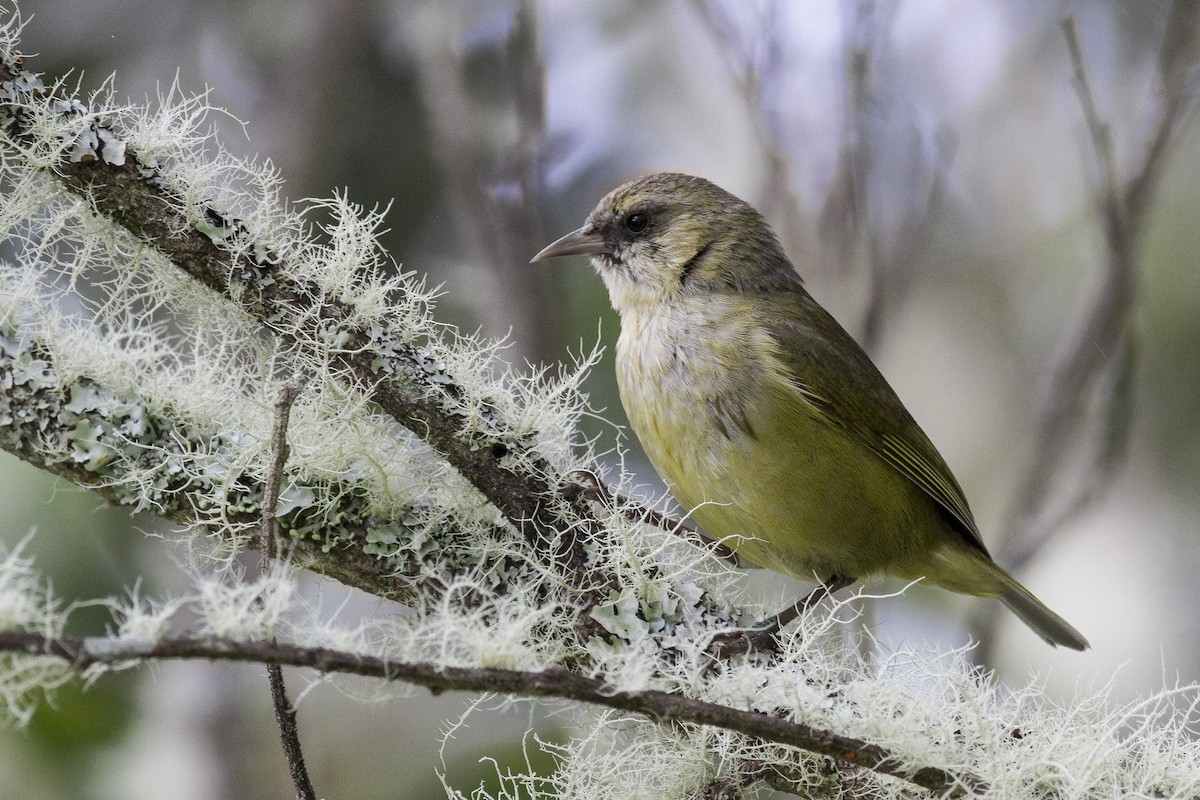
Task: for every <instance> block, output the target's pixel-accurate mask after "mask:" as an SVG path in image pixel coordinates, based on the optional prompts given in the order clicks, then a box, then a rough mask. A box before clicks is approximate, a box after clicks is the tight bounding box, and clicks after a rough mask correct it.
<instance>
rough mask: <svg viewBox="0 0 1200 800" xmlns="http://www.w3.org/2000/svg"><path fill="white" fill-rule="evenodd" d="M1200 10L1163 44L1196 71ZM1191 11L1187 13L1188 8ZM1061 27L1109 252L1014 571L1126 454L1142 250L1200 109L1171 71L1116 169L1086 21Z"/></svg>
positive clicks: (1053, 376)
mask: <svg viewBox="0 0 1200 800" xmlns="http://www.w3.org/2000/svg"><path fill="white" fill-rule="evenodd" d="M1196 6H1197V4H1196V3H1195V2H1193V1H1192V0H1183V1H1182V2H1179V3H1176V4H1175V7H1174V8H1173V9H1172V12H1171V15H1172V20H1173V21H1174V22H1173V23H1172V25H1173V27H1171V28H1169V29H1168V30H1169V33H1168V36H1167V38H1166V39H1165V40H1164V48H1166V45H1167V44H1168V43H1171V44H1173V48H1174V52H1180V53H1187V54H1189V57H1190V58H1191V61H1190V65H1189V66H1188V67H1187V69H1188V71H1189V72H1190V71H1191V70H1192V69H1193V68H1194V66H1195V63H1196V62H1195V52H1194V47H1192V46H1183V45H1181V44H1180V41H1179V36H1180V34H1179V33H1178V29H1177V28H1176V27H1174V26H1175V25H1181V24H1185V23H1186V25H1187V28H1186V29H1187V30H1190V37H1191V39H1193V40H1194V39H1195V37H1196V24H1197V19H1196V17H1197V12H1196V10H1195V9H1196ZM1184 8H1186V9H1187V13H1186V14H1185V13H1184V11H1181V10H1180V9H1184ZM1176 17H1179V18H1178V19H1176ZM1061 27H1062V32H1063V40H1064V43H1065V45H1066V49H1067V56H1068V60H1069V63H1070V65H1071V76H1072V77H1071V82H1072V85H1073V86H1074V87H1075V93H1076V97H1077V99H1078V101H1079V107H1080V109H1081V111H1082V114H1083V118H1084V122H1085V124H1086V127H1087V131H1088V138H1089V141H1090V142H1091V147H1092V151H1093V155H1094V158H1095V162H1096V165H1097V168H1098V172H1099V176H1098V177H1099V187H1098V193H1099V202H1100V207H1101V222H1102V224H1103V227H1104V233H1105V241H1106V242H1107V245H1108V254H1107V259H1106V261H1105V265H1104V274H1103V278H1102V281H1101V286H1100V289H1099V291H1098V292H1097V294H1096V296H1095V297H1094V298H1093V299H1092V301H1091V303H1090V304H1089V306H1088V308H1087V310H1086V311H1085V314H1084V317H1083V319H1082V321H1081V322H1080V324H1079V326H1078V327H1076V328H1075V329H1073V330H1071V331H1070V332H1069V333H1068V334H1067V336H1066V337H1065V338H1064V340H1063V342H1062V345H1061V346H1060V347H1059V349H1058V352H1057V353H1056V355H1055V357H1054V366H1053V368H1052V370H1051V373H1050V378H1049V380H1048V381H1047V384H1046V388H1045V390H1044V391H1043V392H1042V400H1041V404H1040V405H1041V408H1040V411H1039V416H1038V422H1037V436H1036V441H1037V442H1038V450H1037V453H1036V454H1035V456H1034V459H1033V462H1032V464H1031V466H1030V468H1029V469H1028V471H1027V472H1026V477H1025V482H1024V484H1023V486H1022V488H1021V490H1020V492H1019V493H1018V495H1017V499H1016V502H1015V504H1014V512H1013V513H1011V514H1010V515H1009V519H1010V520H1011V525H1010V529H1009V531H1008V532H1007V534H1006V535H1005V537H1004V541H1005V542H1006V543H1007V544H1008V547H1009V550H1010V552H1009V554H1008V556H1007V557H1006V559H1005V560H1006V561H1007V563H1008V564H1009V565H1010V566H1012V567H1013V568H1014V569H1020V568H1021V567H1022V566H1024V565H1025V564H1026V563H1027V562H1028V561H1029V560H1030V559H1031V558H1033V557H1034V556H1035V555H1036V554H1037V553H1038V552H1040V550H1041V549H1042V548H1043V547H1044V545H1045V544H1046V542H1047V541H1048V540H1049V539H1050V538H1051V537H1052V536H1053V534H1054V532H1055V530H1057V529H1058V528H1059V527H1060V526H1061V525H1062V524H1064V523H1065V522H1067V521H1068V520H1069V519H1070V518H1072V517H1073V516H1074V515H1075V514H1077V513H1079V512H1080V511H1081V510H1082V509H1083V508H1085V507H1086V506H1087V505H1088V504H1089V502H1090V498H1092V497H1095V496H1096V495H1097V494H1098V493H1099V491H1100V490H1101V489H1102V488H1103V487H1104V486H1105V485H1106V484H1107V483H1108V481H1109V480H1110V478H1111V476H1112V474H1113V472H1114V470H1115V468H1116V465H1117V464H1118V463H1119V462H1120V460H1121V459H1122V458H1123V455H1124V443H1125V441H1126V438H1127V428H1128V423H1127V420H1128V417H1129V415H1128V412H1127V410H1124V409H1127V408H1128V404H1129V399H1128V392H1129V389H1130V385H1131V378H1130V374H1131V372H1132V370H1133V368H1134V366H1135V361H1136V352H1135V350H1134V347H1133V342H1132V339H1131V328H1132V315H1133V308H1134V300H1135V297H1136V276H1137V268H1138V252H1137V248H1138V244H1139V243H1140V240H1141V235H1142V233H1143V231H1144V219H1145V215H1146V211H1147V209H1148V207H1149V204H1150V202H1151V200H1152V198H1153V194H1154V190H1155V189H1156V188H1157V186H1158V182H1159V178H1160V176H1161V174H1162V169H1163V165H1164V163H1165V161H1166V157H1167V155H1168V152H1169V145H1170V144H1171V143H1172V142H1173V141H1175V139H1177V137H1178V134H1179V131H1180V130H1181V128H1182V126H1183V123H1184V122H1185V121H1186V118H1187V114H1188V112H1190V111H1191V109H1192V108H1193V107H1194V103H1193V100H1194V93H1195V84H1194V81H1190V80H1189V81H1182V80H1175V81H1173V82H1172V81H1168V80H1165V75H1164V85H1163V89H1164V94H1163V95H1162V96H1161V102H1160V105H1159V107H1158V110H1157V113H1156V118H1155V123H1154V125H1153V127H1152V129H1151V132H1150V134H1149V137H1148V143H1147V147H1146V150H1145V153H1144V155H1143V157H1142V159H1141V161H1140V163H1138V164H1137V165H1136V166H1135V169H1134V171H1133V172H1132V174H1131V175H1130V177H1128V178H1126V179H1123V178H1122V177H1121V175H1120V173H1119V170H1118V167H1117V163H1116V155H1115V153H1114V149H1113V141H1112V131H1111V129H1110V126H1109V124H1108V123H1107V122H1106V121H1105V119H1104V116H1103V114H1102V113H1101V111H1100V105H1099V102H1098V101H1097V99H1096V93H1095V88H1094V86H1093V84H1092V80H1091V77H1090V74H1089V72H1088V69H1087V61H1086V58H1085V56H1084V52H1083V45H1082V43H1081V41H1080V38H1079V28H1078V24H1077V22H1076V20H1075V18H1074V17H1071V16H1068V17H1064V18H1063V19H1062V20H1061ZM1164 58H1165V59H1166V60H1169V61H1171V62H1172V63H1173V64H1174V66H1173V67H1172V68H1171V69H1172V70H1179V69H1183V67H1181V66H1179V65H1178V64H1177V63H1176V62H1177V58H1171V57H1167V56H1165V55H1164ZM1164 72H1165V70H1164ZM1106 376H1107V377H1106ZM1089 390H1090V391H1093V392H1096V391H1099V392H1103V394H1104V397H1103V399H1102V400H1101V402H1100V403H1099V404H1098V410H1099V411H1104V412H1107V416H1106V417H1103V418H1102V417H1101V416H1100V415H1099V414H1097V413H1095V412H1093V413H1091V414H1089V413H1087V411H1086V409H1085V406H1086V404H1087V400H1088V397H1089ZM1123 410H1124V411H1123ZM1118 411H1120V413H1118ZM1122 420H1125V422H1122ZM1097 426H1099V429H1098V430H1097V432H1096V433H1095V434H1094V436H1095V437H1096V439H1097V442H1098V444H1097V446H1096V447H1095V448H1094V449H1095V452H1094V453H1093V454H1092V456H1091V458H1090V459H1089V461H1088V463H1085V464H1082V465H1079V464H1078V463H1077V462H1075V461H1073V460H1072V458H1071V456H1072V455H1073V453H1074V452H1075V450H1076V449H1075V448H1069V447H1068V446H1067V444H1068V442H1070V441H1071V440H1072V439H1073V438H1077V437H1080V436H1083V435H1085V432H1086V430H1087V428H1088V427H1092V428H1096V427H1097ZM1071 468H1074V469H1076V470H1078V471H1079V474H1080V475H1081V476H1082V479H1081V480H1080V481H1079V485H1078V486H1076V487H1074V488H1073V489H1071V490H1069V491H1064V487H1063V485H1062V484H1063V481H1064V478H1066V477H1067V474H1068V472H1069V471H1070V469H1071ZM1052 504H1057V508H1051V505H1052Z"/></svg>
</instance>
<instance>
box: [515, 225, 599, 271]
mask: <svg viewBox="0 0 1200 800" xmlns="http://www.w3.org/2000/svg"><path fill="white" fill-rule="evenodd" d="M611 252H612V250H611V249H610V248H609V246H608V243H607V242H606V241H604V235H603V234H602V233H600V232H599V231H596V230H593V229H592V228H590V227H589V226H587V225H584V226H583V227H582V228H580V229H579V230H577V231H571V232H570V233H568V234H567V235H566V236H564V237H562V238H561V239H559V240H558V241H555V242H551V243H550V244H548V245H547V246H546V247H545V248H543V249H542V251H541V252H540V253H538V254H537V255H536V256H534V257H533V258H531V259H529V263H530V264H532V263H533V262H535V261H545V260H546V259H548V258H558V257H559V256H578V255H588V256H597V255H600V254H601V253H611Z"/></svg>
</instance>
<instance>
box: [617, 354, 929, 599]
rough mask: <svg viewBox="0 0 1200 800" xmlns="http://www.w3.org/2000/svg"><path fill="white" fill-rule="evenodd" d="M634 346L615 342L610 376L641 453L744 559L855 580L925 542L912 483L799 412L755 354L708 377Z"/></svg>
mask: <svg viewBox="0 0 1200 800" xmlns="http://www.w3.org/2000/svg"><path fill="white" fill-rule="evenodd" d="M630 355H631V354H630V353H629V352H627V351H626V352H621V351H620V349H619V352H618V384H619V387H620V391H621V399H622V402H623V403H624V405H625V409H626V413H627V414H628V416H629V421H630V424H631V425H632V427H633V429H634V432H635V433H636V434H637V436H638V439H639V440H640V441H641V443H642V446H643V449H644V450H645V451H646V455H647V456H648V457H649V459H650V460H651V462H652V463H653V464H654V466H655V469H656V470H657V471H658V473H659V474H660V475H661V476H662V478H663V479H664V480H665V481H666V482H667V484H668V485H669V487H670V489H671V491H672V493H673V494H674V495H675V498H676V500H678V501H679V503H680V505H681V506H682V507H683V508H684V509H685V510H687V511H689V512H690V515H691V517H692V518H693V519H694V520H695V521H696V522H697V523H699V524H700V525H701V526H702V527H704V528H705V529H706V530H707V531H708V532H709V533H710V534H711V535H713V536H715V537H717V538H719V539H725V540H726V543H727V544H729V545H730V546H732V547H734V548H735V549H736V550H737V551H738V553H739V554H740V555H742V556H744V557H746V558H747V559H748V560H750V561H751V562H753V563H755V564H758V565H759V566H762V567H766V568H769V569H773V570H776V571H780V572H785V573H789V574H792V575H794V576H796V577H799V578H802V579H805V580H812V579H813V578H814V576H815V577H817V578H818V579H825V578H828V577H829V576H830V575H833V574H838V575H845V576H850V577H859V578H861V577H865V576H867V575H870V574H872V573H876V572H880V571H884V570H887V569H888V568H894V567H895V566H897V565H898V564H901V563H904V562H908V561H911V560H913V559H914V558H919V557H920V556H921V555H922V554H923V553H924V552H925V551H927V550H928V549H929V548H930V547H932V545H933V543H934V538H935V536H934V531H935V530H936V526H938V525H939V524H940V523H939V522H938V521H937V520H936V519H931V518H928V517H929V516H930V515H931V514H934V515H935V516H936V514H935V512H933V510H932V508H931V507H930V504H929V503H928V502H927V501H926V500H925V499H924V498H922V497H921V496H920V495H919V490H917V489H916V488H915V487H914V486H912V485H911V484H910V483H909V482H907V481H905V480H904V479H903V478H902V477H901V476H899V474H898V473H896V472H895V470H893V469H891V468H890V467H888V466H887V465H886V464H885V463H884V462H883V461H882V460H880V459H879V458H878V457H877V456H875V455H874V454H873V453H871V452H870V451H869V450H868V449H867V448H866V447H864V446H863V445H861V444H859V443H858V442H856V441H854V440H852V439H850V438H849V437H847V436H846V435H845V434H844V433H843V432H842V431H840V430H839V429H837V428H836V427H834V426H831V425H829V424H828V423H827V422H824V421H821V420H820V419H819V418H818V417H817V416H815V415H812V414H807V413H805V412H804V408H803V406H802V404H800V403H798V402H797V399H796V397H795V396H794V393H792V392H791V390H790V389H789V387H787V386H784V385H782V384H779V383H778V382H777V381H774V382H773V380H772V378H771V377H770V376H769V375H768V374H766V372H767V371H766V370H765V369H763V368H760V366H756V364H755V360H754V359H753V357H752V356H749V355H747V356H745V357H743V358H741V359H740V360H739V361H737V362H736V364H733V363H726V364H723V365H720V366H721V369H722V370H723V374H720V375H711V374H709V373H708V371H706V369H705V368H704V366H703V365H699V367H700V368H699V369H697V366H698V365H696V364H694V363H693V364H687V363H686V359H685V363H682V364H681V363H680V360H679V359H678V358H666V359H661V358H653V357H649V358H648V357H646V353H645V352H641V353H637V354H632V355H635V356H640V357H632V358H631V357H629V356H630ZM651 355H653V354H651Z"/></svg>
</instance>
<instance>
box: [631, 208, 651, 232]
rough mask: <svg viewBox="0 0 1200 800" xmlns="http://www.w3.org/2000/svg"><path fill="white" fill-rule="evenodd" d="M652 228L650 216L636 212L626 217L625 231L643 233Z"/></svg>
mask: <svg viewBox="0 0 1200 800" xmlns="http://www.w3.org/2000/svg"><path fill="white" fill-rule="evenodd" d="M649 226H650V215H649V214H645V213H642V212H641V211H635V212H633V213H632V214H629V215H628V216H626V217H625V229H626V230H628V231H629V232H630V233H641V232H642V231H644V230H646V228H648V227H649Z"/></svg>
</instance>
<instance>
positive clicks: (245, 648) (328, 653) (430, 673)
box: [0, 632, 987, 798]
mask: <svg viewBox="0 0 1200 800" xmlns="http://www.w3.org/2000/svg"><path fill="white" fill-rule="evenodd" d="M0 651H6V652H15V653H23V654H26V655H49V656H54V657H56V658H60V659H62V660H64V661H66V662H68V663H69V664H70V666H71V668H72V669H74V670H76V671H78V672H82V671H84V670H86V669H87V668H88V667H92V666H96V665H106V664H128V663H129V662H131V661H138V660H145V659H153V660H167V659H208V660H225V661H242V662H257V663H273V664H280V665H284V666H292V667H307V668H310V669H315V670H317V671H319V672H322V673H330V672H336V673H342V674H347V675H359V676H363V677H370V678H380V679H383V680H388V681H404V682H406V683H412V684H416V685H418V686H424V687H425V688H427V689H429V690H430V691H432V692H434V693H435V694H436V693H440V692H443V691H474V692H496V693H500V694H516V695H521V696H524V697H557V698H562V699H566V700H575V701H579V702H583V703H591V704H593V705H599V706H605V707H608V708H614V709H618V710H621V711H630V712H633V713H637V714H644V715H647V716H649V717H652V718H654V719H658V720H667V719H669V720H675V721H678V722H689V723H694V724H698V725H711V726H713V727H717V728H723V729H725V730H731V731H737V732H739V733H743V734H745V735H747V736H752V737H757V738H760V739H764V740H766V741H770V742H777V743H779V744H784V745H790V746H792V747H797V748H800V749H801V750H805V751H807V752H809V753H812V754H814V755H819V756H824V757H826V758H830V759H833V760H834V761H835V762H837V763H838V764H839V765H840V766H842V767H845V768H849V769H867V770H870V771H872V772H875V773H878V774H880V775H888V776H891V777H893V778H899V779H901V780H904V781H908V782H910V783H912V784H915V785H916V786H920V787H923V788H925V789H928V790H929V791H931V792H934V793H935V794H937V795H939V796H942V797H952V798H958V797H965V796H968V795H970V794H978V793H982V792H984V791H986V790H987V786H986V785H985V784H984V783H983V782H981V781H980V780H979V779H978V778H975V777H973V776H970V775H953V774H951V773H949V772H947V771H946V770H943V769H939V768H937V767H924V768H921V769H918V770H915V771H910V770H909V769H907V768H906V766H905V765H904V763H903V762H902V761H900V760H899V759H897V758H896V757H895V756H893V755H892V754H891V753H889V752H888V751H887V750H885V749H883V748H882V747H879V746H878V745H873V744H870V743H868V742H864V741H862V740H860V739H854V738H852V737H849V736H842V735H839V734H836V733H833V732H832V731H827V730H822V729H820V728H814V727H812V726H809V725H804V724H802V723H798V722H791V721H789V720H785V719H780V718H778V717H774V716H770V715H768V714H761V713H758V712H755V711H744V710H742V709H737V708H730V707H728V706H723V705H719V704H717V703H711V702H708V701H705V700H697V699H695V698H690V697H682V696H680V695H677V694H672V693H670V692H664V691H659V690H654V689H650V690H642V691H621V690H618V689H615V688H614V687H612V686H609V685H608V684H607V683H605V682H604V681H603V680H601V679H600V678H593V677H588V676H586V675H580V674H578V673H575V672H571V671H570V670H568V669H565V668H563V667H558V666H554V667H548V668H546V669H544V670H541V671H539V672H522V671H518V670H509V669H494V668H483V667H451V666H445V665H441V664H433V663H425V662H413V663H409V662H398V661H395V660H392V659H386V658H380V657H377V656H366V655H358V654H355V653H346V652H342V651H338V650H329V649H325V648H315V647H300V646H298V645H294V644H287V643H282V642H270V641H253V642H239V641H233V640H230V639H222V638H192V637H178V638H168V639H162V640H160V641H157V642H154V643H149V644H148V643H146V642H144V641H140V642H139V641H122V640H115V639H109V638H100V639H89V638H84V637H78V636H62V637H48V636H46V635H44V634H41V633H25V632H0Z"/></svg>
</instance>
